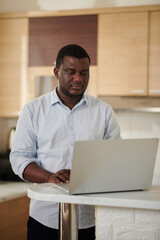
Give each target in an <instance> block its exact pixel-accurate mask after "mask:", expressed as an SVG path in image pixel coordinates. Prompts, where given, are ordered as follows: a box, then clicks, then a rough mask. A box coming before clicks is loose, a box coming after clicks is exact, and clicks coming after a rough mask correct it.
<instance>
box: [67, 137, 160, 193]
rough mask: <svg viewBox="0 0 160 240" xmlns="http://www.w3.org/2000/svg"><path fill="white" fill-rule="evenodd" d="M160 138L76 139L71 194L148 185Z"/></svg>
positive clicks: (127, 189)
mask: <svg viewBox="0 0 160 240" xmlns="http://www.w3.org/2000/svg"><path fill="white" fill-rule="evenodd" d="M158 142H159V139H155V138H154V139H153V138H152V139H117V140H93V141H78V142H76V143H75V147H74V153H73V162H72V171H71V177H70V184H69V185H70V186H69V193H70V194H84V193H98V192H114V191H130V190H141V189H148V188H150V187H151V185H152V178H153V171H154V165H155V160H156V153H157V148H158Z"/></svg>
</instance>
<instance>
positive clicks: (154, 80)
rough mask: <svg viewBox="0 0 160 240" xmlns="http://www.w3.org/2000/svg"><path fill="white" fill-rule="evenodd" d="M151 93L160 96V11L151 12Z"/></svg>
mask: <svg viewBox="0 0 160 240" xmlns="http://www.w3.org/2000/svg"><path fill="white" fill-rule="evenodd" d="M149 35H150V38H149V95H151V96H160V11H157V12H151V13H150V34H149Z"/></svg>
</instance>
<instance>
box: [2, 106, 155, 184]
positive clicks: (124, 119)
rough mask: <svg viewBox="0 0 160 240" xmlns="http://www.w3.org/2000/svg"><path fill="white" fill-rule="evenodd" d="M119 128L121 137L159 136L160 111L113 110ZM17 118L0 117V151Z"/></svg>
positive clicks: (4, 147) (4, 145) (3, 148)
mask: <svg viewBox="0 0 160 240" xmlns="http://www.w3.org/2000/svg"><path fill="white" fill-rule="evenodd" d="M115 113H116V116H117V120H118V122H119V125H120V128H121V136H122V138H150V137H153V138H154V137H156V138H160V113H152V112H136V111H135V112H132V111H119V110H116V111H115ZM16 123H17V119H6V118H0V152H2V153H5V152H6V150H7V148H8V145H7V144H8V137H9V131H10V129H11V128H12V127H15V126H16ZM153 184H156V185H157V184H159V185H160V147H159V149H158V153H157V160H156V166H155V172H154V178H153Z"/></svg>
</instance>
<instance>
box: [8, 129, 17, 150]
mask: <svg viewBox="0 0 160 240" xmlns="http://www.w3.org/2000/svg"><path fill="white" fill-rule="evenodd" d="M15 132H16V128H15V127H13V128H11V129H10V132H9V139H8V151H9V152H10V151H11V149H12V144H13V139H14V135H15Z"/></svg>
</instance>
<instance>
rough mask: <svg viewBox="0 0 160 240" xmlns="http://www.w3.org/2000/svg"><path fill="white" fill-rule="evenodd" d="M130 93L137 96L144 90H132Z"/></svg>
mask: <svg viewBox="0 0 160 240" xmlns="http://www.w3.org/2000/svg"><path fill="white" fill-rule="evenodd" d="M131 93H137V94H139V93H144V90H143V89H132V90H131Z"/></svg>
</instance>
